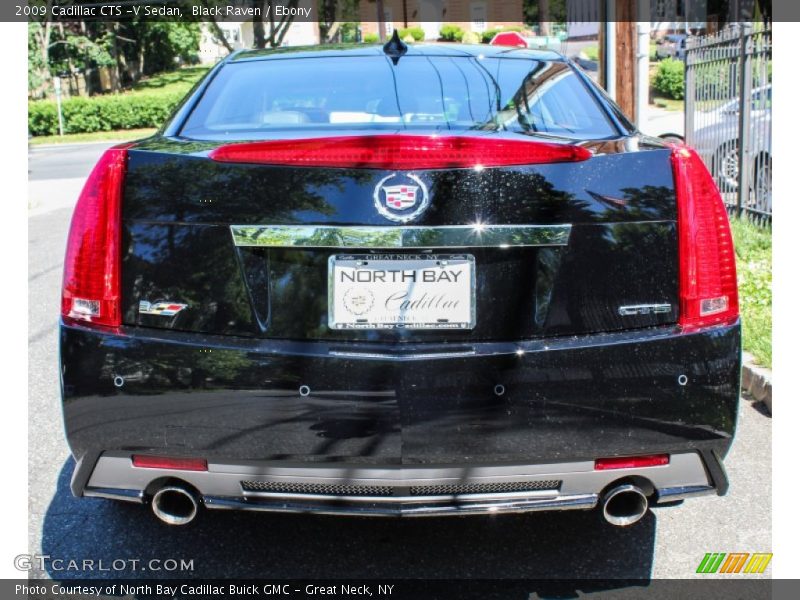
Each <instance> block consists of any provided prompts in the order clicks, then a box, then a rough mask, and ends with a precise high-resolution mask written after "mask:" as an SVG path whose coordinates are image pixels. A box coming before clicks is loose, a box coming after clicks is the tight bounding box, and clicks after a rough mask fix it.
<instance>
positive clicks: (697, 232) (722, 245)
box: [672, 146, 739, 331]
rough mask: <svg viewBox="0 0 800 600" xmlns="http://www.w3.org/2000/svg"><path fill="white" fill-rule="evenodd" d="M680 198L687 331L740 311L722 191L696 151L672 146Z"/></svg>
mask: <svg viewBox="0 0 800 600" xmlns="http://www.w3.org/2000/svg"><path fill="white" fill-rule="evenodd" d="M672 169H673V174H674V177H675V192H676V195H677V203H678V264H679V273H680V274H679V298H680V316H679V319H678V323H679V325H680V326H681V327H682V328H683V329H684V330H687V331H691V330H695V329H698V328H700V327H706V326H709V325H718V324H729V323H733V322H735V321H736V319H737V318H738V317H739V295H738V291H737V288H736V255H735V253H734V249H733V238H732V236H731V227H730V222H729V221H728V213H727V211H726V210H725V204H724V203H723V201H722V196H721V195H720V193H719V189H717V186H716V184H715V183H714V180H713V178H712V177H711V174H710V173H709V172H708V169H707V168H706V166H705V165H704V164H703V161H702V159H701V158H700V156H699V155H698V154H697V152H695V151H694V150H693V149H691V148H687V147H685V146H681V147H675V148H673V151H672Z"/></svg>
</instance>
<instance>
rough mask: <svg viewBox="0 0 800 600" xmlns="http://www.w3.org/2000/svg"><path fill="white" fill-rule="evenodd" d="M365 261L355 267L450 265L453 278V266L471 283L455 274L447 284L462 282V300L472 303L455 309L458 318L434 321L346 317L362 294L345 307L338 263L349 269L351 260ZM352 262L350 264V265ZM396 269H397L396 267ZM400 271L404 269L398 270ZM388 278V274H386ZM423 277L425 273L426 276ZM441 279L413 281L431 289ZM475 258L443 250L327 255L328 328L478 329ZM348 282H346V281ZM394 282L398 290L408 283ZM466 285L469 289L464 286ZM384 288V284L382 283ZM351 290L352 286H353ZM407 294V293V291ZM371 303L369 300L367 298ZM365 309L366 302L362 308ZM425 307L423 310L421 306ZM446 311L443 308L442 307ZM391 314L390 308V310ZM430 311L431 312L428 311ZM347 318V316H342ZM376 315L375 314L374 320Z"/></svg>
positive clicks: (420, 268)
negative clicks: (434, 252) (337, 280)
mask: <svg viewBox="0 0 800 600" xmlns="http://www.w3.org/2000/svg"><path fill="white" fill-rule="evenodd" d="M358 262H364V263H365V264H364V265H353V266H355V267H372V268H371V269H367V268H363V269H362V270H364V271H369V270H377V271H380V269H378V268H377V267H379V266H381V265H383V264H386V265H389V264H393V265H394V266H395V267H400V266H404V265H406V266H407V269H408V266H413V269H408V270H416V271H417V272H422V271H437V270H438V271H439V272H440V273H441V272H442V270H443V269H445V268H447V267H450V269H449V271H448V273H450V275H449V276H450V277H453V276H454V275H453V268H454V267H457V269H455V270H456V271H457V272H460V273H467V275H468V278H469V282H468V283H466V284H464V283H463V282H460V283H459V281H458V279H459V277H458V276H455V277H456V281H455V282H450V281H448V282H447V283H450V284H451V285H452V283H459V285H460V287H461V288H462V289H460V290H458V291H459V292H460V293H461V294H462V295H466V298H463V296H461V297H459V298H458V300H459V302H461V301H463V300H467V301H468V303H469V305H468V306H467V307H464V306H458V307H456V308H453V309H452V312H453V313H456V316H457V317H460V318H456V319H454V320H449V319H444V318H438V319H436V320H435V321H433V320H420V321H415V320H411V319H408V318H406V319H400V320H392V321H386V320H377V321H376V320H372V321H370V319H369V318H368V317H361V316H360V315H355V314H352V313H351V315H349V316H346V315H345V314H344V313H345V312H348V311H349V310H350V309H352V308H353V307H354V306H356V307H359V304H358V302H355V301H358V300H360V298H359V294H358V293H357V294H356V295H355V296H354V297H351V299H350V300H349V303H350V304H349V305H350V309H346V308H345V306H344V298H343V296H344V294H345V293H346V292H342V293H341V294H339V295H338V296H337V293H336V292H337V285H336V283H337V282H336V273H337V266H339V265H346V266H348V267H350V268H353V267H352V266H351V264H352V263H358ZM347 263H350V264H347ZM395 270H396V269H395ZM399 272H401V271H399ZM387 277H388V274H387ZM423 277H424V275H423ZM369 283H372V282H366V283H364V282H357V283H355V284H354V285H356V286H359V287H360V288H363V289H369ZM439 283H440V281H435V282H422V281H419V282H416V281H415V282H414V285H415V286H416V285H420V284H421V285H422V286H423V287H424V288H425V289H427V288H432V287H433V286H436V285H437V284H439ZM475 283H476V282H475V257H474V256H473V255H472V254H466V253H444V254H438V253H437V254H405V253H391V252H385V253H375V254H364V253H339V254H332V255H331V256H330V257H329V258H328V327H329V328H330V329H335V330H337V331H342V330H396V329H413V330H422V331H437V330H449V331H469V330H472V329H474V328H475V325H476V323H477V320H476V297H475V296H476V294H475V289H476V285H475ZM345 285H346V284H345ZM392 285H395V287H396V289H397V290H398V291H400V290H403V289H404V285H405V287H406V288H407V287H408V285H406V284H404V283H402V282H392ZM465 285H466V289H463V288H464V286H465ZM382 287H384V286H382ZM351 289H352V288H351ZM425 289H423V291H422V293H423V294H424V293H426V291H425ZM369 291H370V293H371V295H372V301H373V302H375V301H376V298H375V293H376V291H377V290H376V289H375V288H374V287H373V288H372V289H370V290H369ZM406 293H408V292H406ZM415 298H419V299H420V302H424V300H425V298H424V297H423V296H422V295H418V296H416V297H415ZM447 301H448V302H452V300H447ZM366 302H368V300H367V301H366ZM359 308H361V309H363V303H362V305H361V306H360V307H359ZM420 310H423V309H420ZM443 310H444V307H443ZM367 311H368V312H371V308H368V309H367ZM389 312H390V314H391V311H389ZM428 314H430V311H429V313H428ZM343 317H346V318H343ZM375 318H376V317H373V319H375Z"/></svg>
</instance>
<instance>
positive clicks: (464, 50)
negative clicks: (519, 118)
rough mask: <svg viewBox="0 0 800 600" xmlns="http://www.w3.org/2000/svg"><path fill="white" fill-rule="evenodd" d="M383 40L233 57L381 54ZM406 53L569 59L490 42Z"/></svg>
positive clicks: (412, 46)
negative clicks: (379, 42) (374, 42)
mask: <svg viewBox="0 0 800 600" xmlns="http://www.w3.org/2000/svg"><path fill="white" fill-rule="evenodd" d="M383 54H384V52H383V46H382V45H380V44H335V45H320V46H292V47H281V48H272V49H265V50H241V51H239V52H237V53H236V54H234V55H231V56H230V57H229V59H228V60H229V61H230V62H234V63H238V62H245V61H254V60H280V59H285V58H315V57H336V56H341V57H359V56H381V55H383ZM405 56H462V57H463V56H473V57H476V58H477V57H483V58H524V59H529V60H548V61H554V62H564V61H566V60H567V59H566V58H565V57H564V56H563V55H562V54H559V53H558V52H556V51H555V50H533V49H529V48H513V47H510V46H490V45H488V44H435V43H431V44H408V52H407V53H406V54H405Z"/></svg>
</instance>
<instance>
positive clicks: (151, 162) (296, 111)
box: [60, 40, 740, 525]
mask: <svg viewBox="0 0 800 600" xmlns="http://www.w3.org/2000/svg"><path fill="white" fill-rule="evenodd" d="M60 337H61V340H60V343H61V379H62V391H63V408H64V419H65V423H66V433H67V437H68V440H69V443H70V446H71V450H72V453H73V454H74V456H75V459H76V464H77V466H76V468H75V472H74V477H73V480H72V490H73V492H74V493H75V494H77V495H83V496H100V497H106V498H115V499H120V500H129V501H134V502H141V503H145V504H150V505H151V506H152V509H153V511H154V512H155V514H156V515H157V516H158V517H160V518H161V519H162V520H163V521H165V522H167V523H173V524H183V523H188V522H190V521H192V520H193V519H194V517H195V516H196V514H197V512H198V510H199V508H200V507H203V506H204V507H206V508H238V509H253V510H268V511H316V512H321V513H334V514H350V515H414V516H416V515H450V514H456V515H460V514H469V513H485V512H520V511H532V510H556V509H591V508H595V507H596V508H598V509H599V510H601V511H602V512H603V514H604V515H605V516H606V518H607V519H608V520H609V521H610V522H612V523H614V524H618V525H627V524H631V523H633V522H635V521H637V520H638V519H639V518H641V516H642V515H643V514H645V512H646V511H647V509H648V506H649V505H655V504H669V503H674V502H675V501H677V500H681V499H684V498H687V497H691V496H696V495H700V494H707V493H716V494H724V493H725V492H726V489H727V487H728V484H727V479H726V475H725V472H724V469H723V466H722V462H721V461H722V458H723V457H724V456H725V454H726V452H727V450H728V449H729V447H730V445H731V442H732V438H733V434H734V427H735V422H736V411H737V403H738V392H739V369H740V325H739V317H738V300H737V292H736V272H735V264H734V253H733V246H732V242H731V236H730V230H729V226H728V221H727V218H726V213H725V209H724V206H723V203H722V200H721V198H720V195H719V193H718V191H717V189H716V188H715V186H714V183H713V181H712V179H711V177H710V176H709V173H708V171H707V170H706V168H705V166H703V164H702V162H701V161H700V160H699V158H698V156H697V154H696V153H695V152H694V151H693V150H691V149H688V148H685V147H670V146H665V145H664V144H662V143H661V142H660V141H658V140H653V139H649V138H647V137H645V136H643V135H641V134H640V133H639V132H638V131H636V129H635V128H634V127H633V126H632V125H631V124H630V123H629V122H628V121H627V120H626V119H625V117H624V116H623V115H622V114H621V112H620V111H619V109H618V108H617V107H616V106H615V105H614V104H613V103H612V102H611V101H610V100H609V99H608V98H607V97H606V96H605V95H604V94H603V92H602V91H601V90H600V89H599V88H598V87H597V86H596V85H595V84H594V83H593V82H591V81H590V80H588V79H587V77H586V76H585V75H584V74H583V73H582V72H581V71H580V70H579V69H577V68H576V67H575V66H574V65H573V64H571V63H570V62H569V61H567V60H566V59H564V58H563V57H562V56H560V55H558V54H555V53H551V52H547V51H532V50H524V49H504V48H500V47H487V46H459V45H422V44H420V45H414V46H410V47H406V46H404V45H403V44H402V43H401V42H399V40H394V42H391V43H389V44H388V45H387V46H386V47H382V46H358V47H340V48H336V49H325V48H316V49H299V50H291V51H289V50H278V51H272V52H264V51H247V52H241V53H238V54H236V55H234V56H232V57H230V58H228V59H226V60H225V61H223V62H222V63H220V64H219V65H218V66H217V67H215V68H214V69H213V70H212V71H211V72H210V73H209V74H208V75H207V76H206V77H205V78H204V79H203V80H202V82H201V83H199V84H198V86H197V87H196V88H195V89H194V90H193V91H192V92H191V93H190V94H189V95H188V97H187V98H186V100H185V101H184V102H183V104H182V105H181V106H180V107H179V108H178V109H177V111H176V112H175V113H174V115H173V116H172V117H171V119H170V121H169V122H168V123H167V124H166V125H165V126H164V127H163V129H162V130H161V131H160V132H159V133H158V134H157V135H155V136H154V137H151V138H149V139H146V140H144V141H140V142H136V143H132V144H126V145H121V146H117V147H115V148H112V149H110V150H108V151H107V152H106V153H105V155H104V156H103V157H102V158H101V159H100V161H99V163H98V164H97V166H96V167H95V169H94V171H93V172H92V174H91V176H90V177H89V179H88V181H87V183H86V186H85V188H84V190H83V192H82V194H81V196H80V199H79V201H78V204H77V206H76V208H75V213H74V217H73V221H72V226H71V230H70V234H69V241H68V248H67V253H66V264H65V273H64V284H63V299H62V317H61V330H60Z"/></svg>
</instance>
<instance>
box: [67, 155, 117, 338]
mask: <svg viewBox="0 0 800 600" xmlns="http://www.w3.org/2000/svg"><path fill="white" fill-rule="evenodd" d="M130 145H131V144H124V145H120V146H115V147H113V148H110V149H109V150H107V151H106V152H105V154H103V156H102V157H100V160H99V161H98V162H97V165H95V167H94V169H93V170H92V173H91V174H90V175H89V178H88V179H87V180H86V184H85V185H84V186H83V190H82V191H81V195H80V197H79V198H78V202H77V204H76V205H75V210H74V212H73V214H72V224H71V225H70V229H69V238H68V239H67V253H66V258H65V260H64V281H63V286H62V292H61V314H62V316H64V317H67V318H70V319H78V320H81V321H88V322H90V323H94V324H97V325H103V326H107V327H118V326H119V325H120V323H121V315H120V291H119V287H120V207H121V201H122V185H123V183H124V180H125V170H126V163H127V148H128V147H130Z"/></svg>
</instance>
